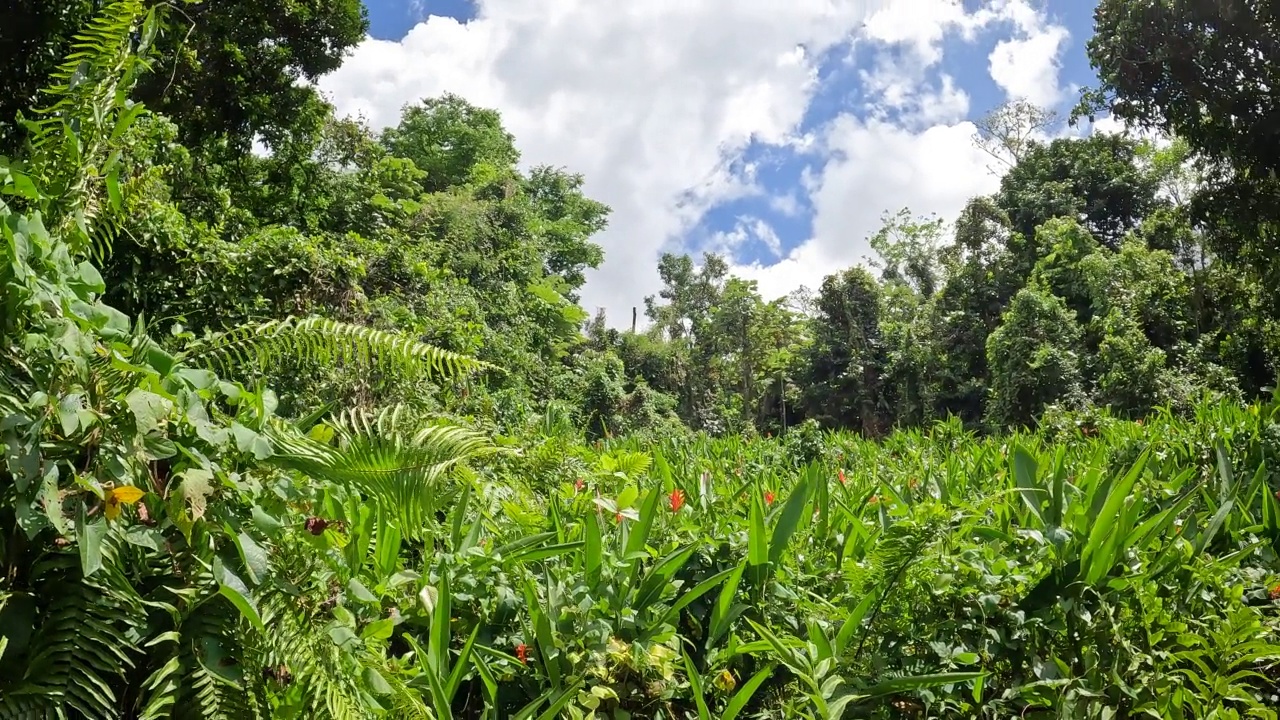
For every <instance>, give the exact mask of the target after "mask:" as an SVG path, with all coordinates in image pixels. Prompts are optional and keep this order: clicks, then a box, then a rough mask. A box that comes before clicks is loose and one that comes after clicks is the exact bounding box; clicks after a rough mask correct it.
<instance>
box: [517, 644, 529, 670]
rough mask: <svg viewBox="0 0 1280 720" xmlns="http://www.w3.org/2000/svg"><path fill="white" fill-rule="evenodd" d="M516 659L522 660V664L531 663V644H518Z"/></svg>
mask: <svg viewBox="0 0 1280 720" xmlns="http://www.w3.org/2000/svg"><path fill="white" fill-rule="evenodd" d="M516 659H518V660H519V661H520V664H521V665H528V664H529V646H528V645H525V644H524V643H520V644H519V645H517V646H516Z"/></svg>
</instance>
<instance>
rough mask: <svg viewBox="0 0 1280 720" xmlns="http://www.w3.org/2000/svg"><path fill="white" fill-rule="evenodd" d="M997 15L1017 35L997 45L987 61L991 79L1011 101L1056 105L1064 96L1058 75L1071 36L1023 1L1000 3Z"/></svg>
mask: <svg viewBox="0 0 1280 720" xmlns="http://www.w3.org/2000/svg"><path fill="white" fill-rule="evenodd" d="M998 15H999V16H1000V17H1001V18H1003V19H1005V20H1009V21H1011V22H1012V23H1013V24H1014V25H1015V26H1016V27H1017V28H1018V31H1019V34H1020V36H1019V37H1016V38H1010V39H1006V40H1001V41H1000V42H998V43H996V46H995V48H994V49H993V50H992V51H991V54H990V56H988V58H987V60H988V63H989V64H988V69H989V71H990V73H991V79H992V80H995V82H996V84H997V85H999V86H1000V88H1001V89H1002V90H1004V92H1005V94H1006V95H1007V96H1008V97H1009V98H1010V99H1014V100H1028V101H1030V102H1033V103H1035V104H1037V105H1040V106H1043V107H1054V106H1056V105H1057V104H1058V103H1059V102H1061V101H1062V99H1063V98H1064V97H1065V94H1066V90H1065V89H1064V88H1063V87H1061V85H1060V82H1059V77H1058V76H1059V74H1060V73H1061V71H1062V51H1063V50H1064V49H1065V48H1066V45H1067V41H1068V40H1070V39H1071V33H1069V32H1068V31H1067V29H1066V28H1065V27H1063V26H1061V25H1054V24H1052V23H1050V22H1049V20H1048V17H1047V16H1046V15H1045V13H1044V12H1042V11H1039V10H1036V9H1034V8H1032V7H1031V6H1030V5H1029V4H1028V3H1027V2H1026V0H1003V4H1002V6H1001V7H1000V8H999V9H998Z"/></svg>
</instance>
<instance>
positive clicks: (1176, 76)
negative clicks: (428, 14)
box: [0, 0, 1280, 720]
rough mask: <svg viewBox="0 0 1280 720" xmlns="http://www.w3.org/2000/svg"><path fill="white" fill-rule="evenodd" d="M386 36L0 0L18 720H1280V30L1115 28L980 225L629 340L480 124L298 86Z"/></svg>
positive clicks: (656, 305) (8, 690)
mask: <svg viewBox="0 0 1280 720" xmlns="http://www.w3.org/2000/svg"><path fill="white" fill-rule="evenodd" d="M366 29H367V20H366V17H365V11H364V8H363V6H362V5H361V3H359V2H358V1H357V0H254V1H253V2H246V1H244V0H219V2H212V1H207V2H181V3H173V2H168V3H162V2H158V1H155V0H108V1H106V2H98V1H93V2H91V1H90V0H16V1H15V2H11V3H9V4H8V5H7V6H6V7H5V8H4V9H0V89H2V90H3V92H0V239H2V240H3V242H0V448H2V449H3V453H4V458H3V463H2V464H0V718H2V719H5V720H8V719H10V718H13V719H24V720H25V719H27V718H86V719H92V720H98V719H104V720H105V719H114V718H130V719H133V718H163V717H174V718H234V719H239V718H257V717H262V718H378V717H387V718H435V719H437V720H443V719H444V718H519V719H522V720H527V719H530V718H539V719H541V718H548V719H550V718H573V719H576V720H581V719H585V718H599V719H600V720H606V719H609V720H624V719H627V718H634V719H637V720H639V719H641V718H662V719H666V720H675V719H683V718H696V719H697V720H711V719H713V718H723V719H725V720H733V719H734V718H740V719H742V720H747V719H758V718H759V719H763V718H822V719H834V718H842V717H843V718H855V717H866V718H926V717H928V718H992V719H995V718H1010V717H1025V718H1072V719H1075V718H1139V717H1149V718H1165V719H1169V720H1175V719H1176V720H1181V719H1183V718H1224V719H1225V718H1277V708H1280V555H1278V553H1280V402H1278V401H1277V398H1276V395H1275V391H1274V390H1273V386H1274V384H1275V382H1276V372H1277V369H1278V368H1280V291H1278V290H1277V288H1280V179H1277V175H1276V173H1277V170H1280V135H1278V134H1277V128H1280V107H1278V104H1280V94H1277V93H1276V92H1275V91H1274V89H1275V88H1277V87H1280V45H1277V38H1280V18H1278V15H1277V7H1276V5H1275V4H1274V3H1265V2H1257V1H1254V0H1222V1H1221V2H1213V3H1209V2H1189V1H1184V0H1101V2H1100V3H1099V5H1098V7H1097V10H1096V13H1095V29H1094V30H1095V35H1094V37H1093V39H1092V40H1091V41H1090V43H1089V45H1088V53H1089V59H1090V61H1091V62H1092V64H1093V67H1094V69H1095V71H1096V72H1097V83H1096V84H1095V86H1094V87H1092V88H1090V89H1088V90H1087V91H1085V92H1084V93H1083V94H1082V96H1081V98H1080V103H1079V106H1078V107H1077V108H1076V110H1075V112H1074V113H1073V114H1072V116H1071V117H1069V118H1057V117H1055V116H1053V115H1052V114H1051V113H1049V112H1048V111H1046V110H1044V109H1041V108H1037V107H1035V106H1032V105H1029V104H1027V103H1022V102H1017V103H1011V104H1008V105H1005V106H1003V107H1001V108H998V109H996V110H995V111H994V112H992V113H991V114H990V115H989V116H987V117H986V118H984V119H983V120H982V121H981V122H980V123H978V133H977V134H976V136H975V138H974V142H976V143H978V144H979V145H980V146H981V147H982V148H983V149H985V150H986V151H988V152H989V153H990V154H991V156H992V159H993V162H995V163H999V164H1001V165H1002V166H1003V167H1002V179H1001V181H1000V187H999V191H998V192H996V193H995V194H993V195H991V196H986V197H976V198H973V199H972V200H971V201H970V202H969V203H968V205H967V206H966V207H965V209H964V210H963V212H962V213H961V214H960V215H959V216H958V217H955V218H932V217H920V216H917V215H916V214H914V213H913V212H912V211H911V210H910V209H904V210H901V211H899V210H897V209H895V208H886V210H887V212H886V214H885V217H884V224H883V229H881V230H880V231H879V232H878V233H876V234H875V235H874V236H873V237H872V238H870V243H871V246H872V248H873V249H874V250H875V253H876V256H877V257H876V260H875V263H874V264H873V265H872V266H870V267H863V266H855V267H851V268H848V269H844V270H841V271H839V272H836V273H834V274H832V275H830V276H829V277H827V278H825V279H824V280H822V282H821V284H820V286H819V287H817V288H814V289H812V290H804V291H800V292H797V293H794V294H792V295H790V296H788V297H786V298H782V299H766V298H764V297H762V296H761V294H760V292H759V290H758V288H757V287H756V285H755V283H753V282H751V281H748V280H744V279H741V278H738V277H734V276H733V275H732V273H731V272H730V263H729V261H728V259H727V258H724V257H719V256H716V255H713V254H708V255H704V256H701V257H691V256H687V255H678V254H668V255H664V256H663V257H662V258H661V260H660V262H659V265H658V271H659V274H660V276H661V279H662V283H663V288H662V290H661V291H660V292H659V293H658V294H656V295H655V296H653V297H649V298H637V302H636V305H637V307H638V308H642V311H643V313H644V316H645V319H646V321H645V322H643V323H641V324H639V325H636V326H633V325H632V324H631V323H630V322H629V321H630V318H627V319H626V320H627V321H628V322H626V323H623V322H621V320H622V319H619V318H605V317H604V316H603V315H600V314H595V315H593V314H592V313H591V312H590V311H589V310H587V309H584V308H583V307H582V306H581V303H580V297H579V291H580V290H581V289H582V287H583V285H584V283H585V281H586V277H587V274H588V272H589V271H590V270H591V269H593V268H596V267H598V266H599V265H600V264H601V263H602V262H603V259H604V254H603V250H602V248H601V247H600V246H599V245H598V244H597V243H596V242H595V237H596V236H597V234H598V233H599V232H600V231H601V230H602V229H604V228H605V226H606V223H607V222H608V219H609V208H608V207H606V206H605V205H603V204H602V203H600V202H598V201H596V200H593V199H592V198H590V197H587V195H586V194H584V190H583V188H584V179H583V178H582V177H581V176H579V175H576V174H574V173H573V172H572V171H571V170H568V169H563V168H558V167H527V166H526V165H523V164H522V163H521V158H520V154H519V152H518V151H517V149H516V146H517V141H516V139H515V138H513V137H512V136H511V135H510V134H509V133H508V132H507V131H506V130H505V129H504V127H503V125H502V119H501V116H500V115H499V113H498V112H496V111H494V110H492V109H488V108H482V107H476V106H474V105H472V104H470V103H469V102H467V101H466V100H465V99H463V98H461V97H458V96H454V95H444V96H441V97H434V98H424V99H422V100H421V101H420V102H416V103H414V104H411V105H409V106H407V107H406V108H405V109H404V111H403V114H402V116H401V118H400V120H399V122H398V124H396V125H395V126H393V127H389V128H370V127H366V126H365V125H363V124H362V123H361V122H359V121H358V120H352V119H348V118H343V117H339V116H337V115H336V114H335V112H334V111H333V109H332V108H331V107H330V106H329V105H327V104H326V103H325V102H324V101H323V99H322V98H321V97H320V96H319V95H318V94H317V93H316V92H315V91H314V90H313V89H312V86H311V85H310V84H309V81H312V80H314V79H315V78H317V77H320V76H322V75H323V74H324V73H326V72H329V71H331V70H333V69H335V68H336V67H338V66H339V65H340V63H341V62H342V59H343V57H344V55H345V54H346V52H347V51H348V50H350V49H351V48H352V47H354V46H355V44H357V43H358V42H360V40H361V39H362V38H363V37H364V34H365V31H366ZM1100 115H1111V116H1113V117H1115V118H1118V119H1121V120H1123V121H1126V122H1128V123H1131V124H1132V125H1133V126H1134V127H1135V128H1139V129H1143V130H1145V131H1147V132H1148V134H1147V135H1136V134H1133V135H1131V134H1123V135H1122V134H1106V133H1098V132H1095V133H1092V134H1083V135H1081V134H1070V133H1064V132H1060V130H1061V129H1062V128H1063V126H1064V123H1066V122H1067V121H1071V122H1083V121H1084V120H1086V119H1089V118H1094V117H1097V116H1100ZM1040 131H1046V133H1042V132H1040ZM1049 137H1056V138H1057V139H1048V138H1049ZM1137 137H1149V138H1154V139H1147V140H1139V139H1135V138H1137ZM255 148H256V149H255ZM619 327H623V328H630V329H617V328H619Z"/></svg>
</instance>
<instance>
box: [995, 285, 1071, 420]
mask: <svg viewBox="0 0 1280 720" xmlns="http://www.w3.org/2000/svg"><path fill="white" fill-rule="evenodd" d="M1080 349H1081V331H1080V325H1079V324H1078V323H1077V322H1076V319H1075V317H1074V313H1072V312H1071V310H1070V309H1069V308H1068V307H1067V304H1066V303H1065V302H1063V300H1062V298H1060V297H1057V296H1056V295H1054V294H1053V293H1051V292H1049V291H1048V290H1047V289H1046V288H1044V287H1039V286H1035V285H1031V286H1027V287H1025V288H1023V289H1021V290H1019V291H1018V294H1017V295H1014V296H1013V302H1011V303H1010V304H1009V309H1008V310H1006V311H1005V313H1004V317H1003V319H1002V321H1001V323H1000V327H998V328H996V330H995V332H993V333H991V335H990V337H988V338H987V364H988V366H989V367H990V371H991V400H990V403H989V405H988V406H987V418H988V422H989V423H990V424H991V425H992V426H993V427H997V428H1006V427H1018V426H1028V425H1034V424H1035V422H1036V419H1037V418H1038V417H1039V416H1040V415H1041V414H1042V413H1043V412H1044V411H1045V409H1046V408H1048V407H1049V406H1050V405H1054V404H1059V403H1061V404H1066V405H1068V406H1073V405H1078V404H1080V403H1082V401H1083V399H1084V387H1083V375H1082V373H1081V367H1080V365H1081V358H1080Z"/></svg>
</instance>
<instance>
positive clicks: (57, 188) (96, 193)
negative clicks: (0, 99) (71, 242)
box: [23, 0, 160, 255]
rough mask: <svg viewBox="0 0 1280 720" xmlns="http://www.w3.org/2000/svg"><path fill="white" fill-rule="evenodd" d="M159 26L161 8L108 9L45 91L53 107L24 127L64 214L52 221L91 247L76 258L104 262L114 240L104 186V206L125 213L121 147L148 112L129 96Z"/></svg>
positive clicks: (127, 4)
mask: <svg viewBox="0 0 1280 720" xmlns="http://www.w3.org/2000/svg"><path fill="white" fill-rule="evenodd" d="M159 24H160V16H159V15H158V8H155V7H153V8H151V9H150V10H148V9H147V7H146V3H144V2H143V1H142V0H115V2H109V3H107V4H106V5H105V6H104V7H103V8H102V9H101V10H100V11H99V12H98V14H97V15H96V16H95V17H94V18H93V19H92V20H91V21H90V22H89V23H88V25H87V26H86V27H85V28H84V29H83V30H81V31H80V32H79V33H77V34H76V36H75V38H74V39H73V41H72V45H71V53H70V54H69V55H68V56H67V57H66V59H65V60H64V61H63V62H62V64H61V65H60V66H58V69H57V70H56V71H55V72H54V73H53V76H52V78H51V81H50V85H49V86H47V87H45V88H44V89H43V90H42V93H43V94H44V95H45V96H46V97H48V98H49V100H50V104H49V105H47V106H45V107H42V108H39V109H37V110H36V111H35V113H34V116H33V117H32V118H30V119H24V120H23V124H24V126H25V127H26V129H27V131H28V133H29V137H28V142H29V144H30V146H31V149H32V158H33V161H32V163H31V165H32V167H33V168H34V169H35V170H36V171H37V173H38V174H39V176H40V177H41V184H42V185H43V190H44V193H45V195H46V196H47V197H49V198H50V199H51V200H53V201H54V203H55V204H56V207H57V212H56V213H51V215H54V216H56V217H58V218H59V222H60V223H61V226H62V227H63V228H71V227H73V226H78V227H79V228H80V233H79V234H78V237H80V238H82V239H83V241H87V242H89V243H90V245H91V247H89V248H85V247H73V250H74V251H76V252H80V251H83V250H86V249H89V250H90V251H94V250H95V249H96V251H97V253H96V254H98V255H101V252H102V248H103V246H104V245H109V243H110V241H111V237H112V236H113V235H114V234H115V226H114V223H113V222H112V221H111V220H110V219H109V218H107V217H106V215H107V214H106V213H103V212H102V211H103V208H104V202H103V197H102V189H103V188H102V186H101V184H102V182H103V181H105V182H106V184H107V188H106V189H107V193H106V195H107V198H106V200H107V202H106V203H105V206H106V207H111V208H113V209H115V210H119V209H120V208H119V202H118V197H119V171H120V164H119V159H120V154H119V152H118V151H117V150H116V149H115V147H116V146H118V144H119V141H120V136H121V135H122V134H123V133H124V132H125V130H127V129H128V127H129V126H130V125H131V124H132V123H133V121H134V120H136V119H137V117H138V116H139V115H140V114H141V113H142V107H141V106H139V105H134V104H132V103H130V102H129V100H128V94H129V91H130V90H131V89H132V87H133V85H134V83H135V81H136V78H137V75H138V73H139V72H141V71H143V70H145V69H147V67H148V64H147V55H148V53H149V52H150V50H151V42H152V40H153V39H154V38H155V35H156V33H157V32H158V29H159ZM100 216H103V217H100ZM95 220H107V221H106V222H101V223H95ZM66 236H67V237H73V236H76V234H75V233H67V234H66Z"/></svg>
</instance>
